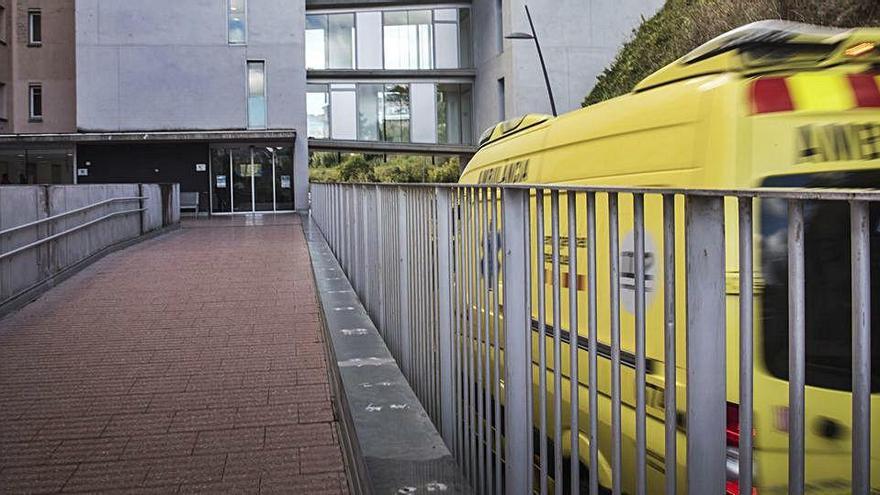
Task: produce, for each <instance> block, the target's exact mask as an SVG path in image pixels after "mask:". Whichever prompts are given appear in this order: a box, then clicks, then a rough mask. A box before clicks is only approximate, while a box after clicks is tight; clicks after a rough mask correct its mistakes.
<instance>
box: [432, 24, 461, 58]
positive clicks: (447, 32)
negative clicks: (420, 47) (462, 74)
mask: <svg viewBox="0 0 880 495" xmlns="http://www.w3.org/2000/svg"><path fill="white" fill-rule="evenodd" d="M434 33H435V39H436V40H437V41H436V46H435V49H436V51H437V64H436V66H437V68H438V69H457V68H458V67H459V65H458V25H457V24H454V23H440V24H434Z"/></svg>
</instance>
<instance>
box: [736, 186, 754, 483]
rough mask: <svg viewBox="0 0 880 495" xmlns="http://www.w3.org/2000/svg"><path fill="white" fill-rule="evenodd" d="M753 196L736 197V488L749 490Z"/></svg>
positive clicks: (752, 311) (751, 401)
mask: <svg viewBox="0 0 880 495" xmlns="http://www.w3.org/2000/svg"><path fill="white" fill-rule="evenodd" d="M752 232H753V231H752V198H750V197H742V198H739V431H740V435H739V488H740V492H741V493H746V494H750V493H752V414H753V411H754V401H753V397H752V394H753V392H754V391H753V383H754V382H753V370H754V341H753V339H754V331H753V323H754V321H755V320H754V318H755V316H754V310H753V305H754V294H753V291H754V280H753V272H754V266H753V263H754V260H753V257H752Z"/></svg>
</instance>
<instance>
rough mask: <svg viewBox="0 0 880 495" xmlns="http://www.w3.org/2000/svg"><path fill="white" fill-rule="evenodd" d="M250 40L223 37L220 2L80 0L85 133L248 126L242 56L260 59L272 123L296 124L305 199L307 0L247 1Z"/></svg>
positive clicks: (80, 118) (298, 175)
mask: <svg viewBox="0 0 880 495" xmlns="http://www.w3.org/2000/svg"><path fill="white" fill-rule="evenodd" d="M247 10H248V19H247V25H248V38H247V44H246V45H243V46H235V45H229V44H228V43H227V34H228V33H227V22H226V0H186V1H181V0H151V1H150V2H144V1H143V0H77V2H76V14H77V15H76V33H77V40H76V54H77V85H78V87H79V92H78V94H77V107H78V115H77V126H78V128H79V130H81V131H147V130H150V131H156V130H184V131H185V130H228V129H246V128H247V77H246V67H247V61H248V60H263V61H265V62H266V73H267V74H266V80H267V82H266V84H267V96H268V126H269V128H270V129H297V130H298V131H300V133H301V134H302V136H303V139H298V140H297V145H296V149H295V151H294V169H295V170H294V175H295V180H294V183H295V184H297V185H298V189H297V190H296V191H294V192H295V195H296V198H297V204H298V207H304V206H305V204H306V201H307V187H308V151H307V145H308V143H307V140H306V139H305V131H306V114H305V84H306V72H305V46H304V37H305V1H304V0H296V1H289V0H248V2H247Z"/></svg>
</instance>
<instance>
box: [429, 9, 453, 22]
mask: <svg viewBox="0 0 880 495" xmlns="http://www.w3.org/2000/svg"><path fill="white" fill-rule="evenodd" d="M457 20H458V10H457V9H436V10H434V22H437V21H440V22H444V21H451V22H455V21H457Z"/></svg>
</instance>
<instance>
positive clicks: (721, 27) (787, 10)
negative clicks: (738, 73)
mask: <svg viewBox="0 0 880 495" xmlns="http://www.w3.org/2000/svg"><path fill="white" fill-rule="evenodd" d="M761 19H786V20H791V21H797V22H805V23H809V24H821V25H828V26H840V27H853V26H880V1H878V0H667V2H666V4H665V5H664V6H663V7H662V8H661V9H660V10H659V11H658V12H657V14H655V15H654V16H653V17H651V18H650V19H647V20H645V21H643V22H642V24H641V26H639V27H638V28H637V29H635V30H634V31H633V36H632V38H631V40H630V41H629V42H627V43H625V44H624V45H623V47H622V48H621V50H620V52H619V53H618V54H617V56H616V57H615V59H614V61H613V62H612V63H611V65H610V66H609V67H608V68H606V69H605V70H604V71H603V72H602V74H600V75H599V77H598V80H597V82H596V86H595V87H594V88H593V90H592V91H591V92H590V94H589V95H587V97H586V98H585V99H584V102H583V104H584V106H586V105H592V104H593V103H598V102H600V101H604V100H607V99H609V98H614V97H615V96H620V95H622V94H625V93H628V92H630V91H631V90H632V88H633V87H634V86H635V85H636V84H637V83H638V82H639V81H641V80H642V79H644V78H645V77H646V76H648V75H650V74H651V73H653V72H654V71H656V70H657V69H660V68H661V67H663V66H665V65H667V64H669V63H671V62H673V61H675V60H677V59H678V58H680V57H682V56H684V55H685V54H686V53H688V52H689V51H691V50H693V49H694V48H696V47H697V46H699V45H701V44H702V43H705V42H706V41H708V40H710V39H712V38H714V37H715V36H718V35H719V34H722V33H724V32H726V31H729V30H731V29H733V28H735V27H738V26H742V25H743V24H748V23H749V22H753V21H757V20H761Z"/></svg>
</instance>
